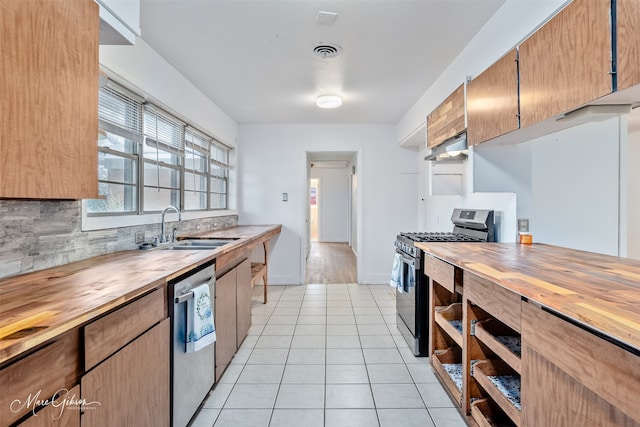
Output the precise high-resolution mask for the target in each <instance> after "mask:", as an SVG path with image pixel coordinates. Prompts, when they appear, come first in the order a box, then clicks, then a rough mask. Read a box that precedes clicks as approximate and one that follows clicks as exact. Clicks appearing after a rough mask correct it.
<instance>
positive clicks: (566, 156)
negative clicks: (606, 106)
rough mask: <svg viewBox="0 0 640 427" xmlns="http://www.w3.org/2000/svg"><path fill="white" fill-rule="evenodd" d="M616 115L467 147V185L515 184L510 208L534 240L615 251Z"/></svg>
mask: <svg viewBox="0 0 640 427" xmlns="http://www.w3.org/2000/svg"><path fill="white" fill-rule="evenodd" d="M623 123H626V121H623V119H620V118H615V119H611V120H607V121H604V122H595V123H588V124H583V125H580V126H576V127H574V128H570V129H566V130H563V131H560V132H556V133H554V134H550V135H546V136H543V137H541V138H537V139H535V140H531V141H529V142H526V143H522V144H518V145H502V146H484V145H480V146H477V147H474V150H473V154H472V158H473V174H474V189H475V191H494V192H495V191H512V192H515V193H516V194H517V198H518V208H517V216H518V218H529V220H530V229H531V232H532V233H533V239H534V241H535V242H540V243H548V244H553V245H559V246H566V247H570V248H575V249H582V250H587V251H592V252H598V253H605V254H612V255H618V254H619V241H618V238H619V236H618V233H619V228H621V227H624V226H625V224H623V223H622V221H621V219H620V213H621V212H620V210H619V200H618V198H619V192H620V186H619V182H620V180H619V175H620V173H621V169H620V163H619V157H620V146H621V144H624V141H622V140H621V136H622V131H624V129H622V127H624V124H623ZM636 156H637V154H636ZM630 158H633V157H632V156H630ZM636 158H638V157H636ZM629 181H630V183H631V181H632V178H631V179H630V180H629ZM630 185H633V184H632V183H631V184H630ZM631 199H633V200H635V201H636V203H637V200H638V198H637V197H635V198H633V197H632V198H631ZM629 218H632V214H630V215H629Z"/></svg>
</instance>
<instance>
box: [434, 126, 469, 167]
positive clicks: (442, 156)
mask: <svg viewBox="0 0 640 427" xmlns="http://www.w3.org/2000/svg"><path fill="white" fill-rule="evenodd" d="M467 152H468V151H467V133H466V132H462V133H461V134H458V135H456V136H454V137H453V138H449V139H447V140H446V141H444V142H443V143H442V144H440V145H438V146H437V147H434V148H432V149H431V151H429V154H427V156H426V157H425V158H424V159H425V160H429V161H433V162H461V161H463V160H466V159H467Z"/></svg>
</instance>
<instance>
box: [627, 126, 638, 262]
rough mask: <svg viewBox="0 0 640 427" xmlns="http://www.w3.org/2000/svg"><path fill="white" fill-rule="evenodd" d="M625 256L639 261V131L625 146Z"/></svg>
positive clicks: (632, 135)
mask: <svg viewBox="0 0 640 427" xmlns="http://www.w3.org/2000/svg"><path fill="white" fill-rule="evenodd" d="M626 160H627V164H628V167H627V173H628V177H627V192H628V193H627V194H628V195H629V197H628V199H627V203H628V205H627V218H628V223H627V233H626V237H627V239H626V241H627V254H626V256H627V257H629V258H635V259H640V220H639V219H640V167H638V165H640V129H638V130H636V131H635V132H631V133H629V138H628V145H627V156H626Z"/></svg>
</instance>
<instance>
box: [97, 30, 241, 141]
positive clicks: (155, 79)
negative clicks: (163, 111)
mask: <svg viewBox="0 0 640 427" xmlns="http://www.w3.org/2000/svg"><path fill="white" fill-rule="evenodd" d="M100 65H101V66H102V67H103V68H106V69H107V70H108V72H109V74H116V75H117V76H119V77H120V78H122V79H124V80H126V81H128V82H129V83H130V84H131V85H133V86H135V87H136V88H137V89H139V90H141V91H143V92H144V93H145V94H146V95H148V96H149V97H150V98H152V99H153V100H155V101H157V102H159V103H160V104H162V105H163V106H164V107H167V108H168V109H170V110H172V112H174V113H175V114H176V115H178V116H181V118H184V119H186V118H188V119H189V121H190V122H191V123H192V124H195V125H197V126H198V127H199V128H201V129H202V130H203V131H206V132H207V133H209V134H210V135H211V136H214V137H215V138H217V139H218V140H219V141H220V142H222V143H224V144H226V145H228V146H229V147H235V146H236V139H237V135H238V124H237V123H236V122H235V121H233V119H231V117H229V116H228V115H227V114H226V113H225V112H224V111H222V110H221V109H220V107H218V106H217V105H216V104H215V103H214V102H213V101H211V100H210V99H209V98H207V97H206V96H205V95H204V94H203V93H202V92H200V90H199V89H198V88H197V87H195V86H194V85H193V84H192V83H191V82H190V81H189V80H187V78H186V77H184V76H183V75H182V74H180V72H179V71H178V70H176V69H175V68H174V67H173V66H172V65H171V64H169V63H168V62H167V61H166V60H165V59H164V58H163V57H161V56H160V55H159V54H158V53H157V52H156V51H155V50H153V48H151V47H150V46H149V45H148V44H146V43H145V42H144V40H142V39H140V38H138V40H137V41H136V44H135V45H134V46H100Z"/></svg>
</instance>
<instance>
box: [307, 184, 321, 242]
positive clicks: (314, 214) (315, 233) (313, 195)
mask: <svg viewBox="0 0 640 427" xmlns="http://www.w3.org/2000/svg"><path fill="white" fill-rule="evenodd" d="M309 181H310V182H309V224H310V229H309V241H311V242H312V243H313V242H317V241H318V237H319V235H320V231H319V228H320V224H319V223H318V204H319V203H320V201H319V200H318V193H319V191H318V188H319V187H320V179H318V178H311V179H310V180H309Z"/></svg>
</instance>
